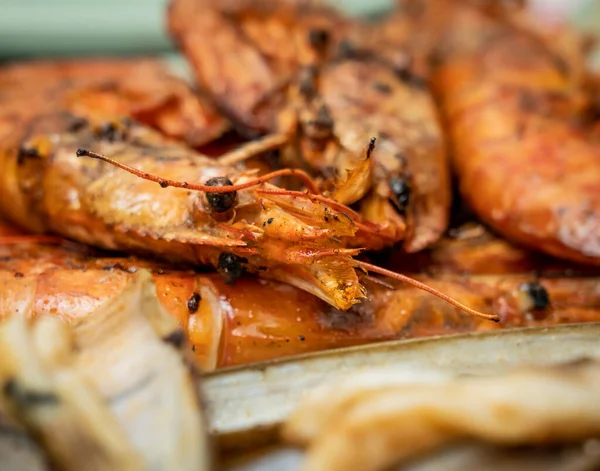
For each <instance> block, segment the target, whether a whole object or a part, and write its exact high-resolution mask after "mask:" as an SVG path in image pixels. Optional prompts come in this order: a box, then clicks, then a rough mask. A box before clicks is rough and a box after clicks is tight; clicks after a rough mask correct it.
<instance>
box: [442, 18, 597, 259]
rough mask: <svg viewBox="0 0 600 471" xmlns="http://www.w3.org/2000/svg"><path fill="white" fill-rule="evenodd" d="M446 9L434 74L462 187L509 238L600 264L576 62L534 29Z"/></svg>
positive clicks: (592, 146) (593, 179)
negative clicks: (450, 13) (446, 22)
mask: <svg viewBox="0 0 600 471" xmlns="http://www.w3.org/2000/svg"><path fill="white" fill-rule="evenodd" d="M452 11H453V12H454V13H453V16H452V17H451V18H450V19H451V21H450V22H449V26H448V30H447V32H446V34H445V35H444V37H443V39H442V43H443V45H444V48H443V49H440V50H439V51H438V52H437V54H436V61H437V62H438V66H437V68H436V70H435V71H434V82H435V85H436V87H435V88H436V90H437V92H438V93H439V96H440V99H441V102H442V107H443V111H444V114H445V118H446V121H447V123H448V128H449V132H450V136H451V141H452V142H451V143H452V148H453V153H454V155H453V157H454V164H455V167H456V171H457V173H458V176H459V185H460V189H461V191H462V194H463V195H464V197H465V199H466V200H467V202H468V203H469V205H470V206H471V207H472V208H473V209H474V210H475V212H476V213H477V215H478V216H479V217H480V218H481V219H482V220H483V221H484V222H486V223H488V224H489V225H490V226H492V227H493V228H495V229H496V230H497V231H498V232H499V233H500V234H502V235H504V236H506V237H507V238H509V239H511V240H513V241H515V242H519V243H522V244H524V245H525V246H527V247H530V248H532V249H535V250H540V251H544V252H546V253H548V254H551V255H555V256H557V257H561V258H564V259H567V260H571V261H575V262H582V263H591V264H596V265H598V264H600V185H599V184H598V182H600V146H598V143H597V136H594V134H593V132H592V131H593V125H590V123H588V122H586V120H585V118H584V113H583V110H584V109H585V108H586V104H585V95H584V93H583V90H582V84H581V83H580V71H579V70H577V67H573V66H570V62H569V61H567V60H563V59H562V57H561V55H560V54H558V53H557V51H556V50H554V49H553V48H551V47H549V46H548V44H547V42H546V41H545V40H544V39H543V38H541V37H540V36H538V35H536V34H533V32H532V31H528V30H527V29H523V28H519V27H517V26H515V25H514V24H511V23H509V22H502V21H498V20H497V19H495V18H492V17H489V16H486V15H484V14H482V13H480V12H478V11H476V10H473V9H468V8H454V9H452ZM573 63H574V64H576V63H577V61H573Z"/></svg>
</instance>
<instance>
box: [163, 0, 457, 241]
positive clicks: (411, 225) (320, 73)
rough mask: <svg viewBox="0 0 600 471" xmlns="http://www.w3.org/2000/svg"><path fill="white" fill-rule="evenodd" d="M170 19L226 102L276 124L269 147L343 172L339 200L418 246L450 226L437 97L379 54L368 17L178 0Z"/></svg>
mask: <svg viewBox="0 0 600 471" xmlns="http://www.w3.org/2000/svg"><path fill="white" fill-rule="evenodd" d="M169 21H170V28H171V31H172V33H173V35H174V37H175V39H176V40H177V42H178V44H179V45H180V47H181V48H182V50H183V52H184V53H185V54H186V56H187V57H188V58H189V60H190V62H191V64H192V66H193V68H194V70H195V72H196V77H197V79H198V81H199V83H200V85H201V86H202V87H203V88H204V89H206V90H207V91H208V92H209V93H211V95H212V96H213V97H214V98H215V102H216V104H217V106H218V107H219V109H220V110H222V111H223V112H224V114H225V115H227V116H228V117H229V118H230V119H231V120H232V121H233V122H234V123H238V125H240V126H242V127H245V128H247V129H249V130H251V131H253V132H255V133H259V134H262V133H267V136H266V137H263V138H262V140H261V142H262V144H263V147H262V149H261V150H266V149H272V148H279V149H281V161H282V163H284V165H286V166H293V167H296V168H302V169H305V170H308V171H312V172H315V173H316V174H317V175H321V176H324V177H325V178H327V179H328V180H330V181H331V180H335V185H333V186H332V187H326V188H325V190H327V191H328V195H329V196H330V197H331V198H332V199H334V200H336V201H338V202H341V203H344V204H354V203H356V205H357V206H358V212H359V213H360V214H361V215H363V216H364V217H365V218H366V219H367V220H369V221H371V222H374V223H376V224H378V225H380V226H381V227H382V228H384V230H385V231H386V232H387V234H389V239H390V241H391V242H392V243H393V242H397V241H400V240H404V246H405V248H406V250H408V251H409V252H415V251H418V250H421V249H422V248H424V247H426V246H428V245H429V244H431V243H433V242H435V241H436V240H437V239H438V238H439V237H440V235H441V234H442V233H443V232H444V230H445V229H446V226H447V223H448V212H449V206H450V182H449V172H448V164H447V158H446V153H445V147H444V141H443V135H442V132H441V126H440V124H439V119H438V116H437V112H436V109H435V106H434V103H433V100H432V99H431V96H430V94H429V92H428V90H427V86H426V83H425V82H424V81H423V80H421V79H419V78H418V77H416V76H415V75H414V74H412V73H411V72H410V70H409V69H408V67H407V63H406V61H403V60H402V58H400V59H399V60H398V59H395V57H394V56H395V55H398V53H397V52H393V53H392V52H391V53H390V54H386V55H385V57H381V56H379V55H378V54H377V46H378V42H376V41H375V42H373V41H369V40H367V39H366V38H370V37H371V36H370V34H368V28H367V27H366V26H365V25H362V24H360V23H358V22H357V21H354V20H352V21H351V20H349V19H347V18H344V17H342V16H341V15H340V14H339V13H338V12H336V11H334V10H331V9H328V8H326V7H324V6H322V5H318V4H316V2H311V1H303V0H295V1H279V2H264V1H262V0H247V1H242V2H232V1H228V0H219V1H217V2H207V1H203V0H174V1H173V2H172V4H171V7H170V10H169ZM363 31H365V33H364V34H363V33H362V32H363ZM206 37H211V41H206V40H205V39H204V38H206ZM371 136H376V137H377V139H378V149H377V152H376V153H374V154H373V158H372V159H365V158H364V152H363V147H364V143H365V142H366V141H367V140H368V139H369V138H370V137H371ZM246 155H250V154H246ZM240 157H242V156H241V155H240Z"/></svg>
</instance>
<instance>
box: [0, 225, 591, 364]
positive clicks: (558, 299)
mask: <svg viewBox="0 0 600 471" xmlns="http://www.w3.org/2000/svg"><path fill="white" fill-rule="evenodd" d="M3 234H11V236H16V235H17V234H16V231H15V230H14V229H13V228H5V227H3V225H2V223H1V221H0V319H1V318H2V317H3V316H8V315H25V316H54V317H58V318H60V319H61V320H63V321H64V322H71V321H72V320H73V319H76V318H80V317H84V316H87V315H90V314H91V313H93V312H94V310H95V309H97V308H98V307H99V306H100V305H102V304H103V303H104V302H106V301H108V300H110V299H111V298H113V297H114V296H117V295H118V294H119V293H120V292H121V290H122V289H123V287H124V286H125V285H126V284H127V283H128V282H129V281H130V280H131V278H132V277H133V276H135V275H134V274H135V273H136V272H137V271H138V270H141V269H145V270H149V271H151V273H152V278H153V282H154V285H155V289H156V295H157V297H158V299H159V301H160V302H161V304H162V305H163V307H164V308H165V310H166V311H167V312H168V313H169V314H170V315H171V316H173V317H174V318H175V319H176V320H177V321H178V323H179V325H180V326H181V328H182V335H185V336H186V337H187V338H188V340H189V345H190V346H191V349H192V353H193V356H194V357H195V359H196V362H197V364H198V366H199V367H200V368H201V369H202V370H204V371H208V370H213V369H215V368H219V367H226V366H232V365H240V364H247V363H253V362H258V361H264V360H268V359H273V358H281V357H285V356H290V355H297V354H300V353H307V352H314V351H320V350H327V349H332V348H340V347H345V346H351V345H360V344H366V343H372V342H378V341H384V340H392V339H403V338H418V337H427V336H433V335H446V334H454V333H461V332H474V331H484V330H490V329H500V328H502V327H511V326H543V325H556V324H559V323H572V322H594V321H598V320H599V318H600V310H599V309H598V306H599V305H600V304H599V303H600V299H599V293H598V290H597V289H596V288H597V284H598V280H597V278H591V277H590V278H571V279H569V278H541V279H539V280H535V279H534V277H533V276H531V275H527V274H520V275H515V274H512V275H511V274H509V273H503V274H502V275H501V276H470V275H469V274H468V273H467V274H466V276H456V275H444V276H440V275H438V276H436V277H433V278H432V277H426V276H420V277H419V278H420V279H421V280H422V281H427V283H428V284H430V285H432V286H435V287H437V288H439V289H441V290H443V291H444V292H447V293H451V294H452V295H453V296H456V297H457V298H459V299H461V300H463V301H468V302H469V304H470V305H472V306H475V307H478V308H480V309H484V310H486V311H490V312H495V313H497V314H499V315H501V316H502V317H503V319H504V321H505V322H504V325H501V324H494V323H490V322H487V321H485V320H482V319H478V318H475V317H472V316H467V315H464V314H463V313H462V312H461V311H460V310H458V309H457V308H455V307H453V306H451V305H449V304H447V303H446V302H444V301H442V300H440V299H437V298H434V297H430V296H427V295H425V294H424V293H423V292H421V291H420V290H418V289H415V288H414V287H410V286H405V285H402V284H397V283H394V282H392V287H393V288H394V289H388V288H386V287H385V286H383V285H381V284H378V283H375V282H373V281H372V280H367V281H366V283H365V284H366V286H367V287H368V293H369V295H368V299H367V300H365V301H364V302H363V303H361V304H358V305H355V306H354V307H352V308H351V309H350V310H349V311H346V312H343V311H339V310H337V309H335V308H332V307H331V306H330V305H328V304H327V303H325V302H324V301H322V300H319V299H318V298H316V297H314V296H311V295H310V294H308V293H307V292H305V291H302V290H299V289H297V288H294V287H292V286H289V285H286V284H283V283H279V282H276V281H270V280H261V279H258V278H254V277H242V278H240V279H239V280H238V281H237V282H236V284H235V286H231V285H229V284H227V283H226V282H225V281H224V280H223V278H222V277H221V276H219V275H216V274H198V273H196V272H194V271H193V270H190V269H187V268H186V267H175V266H172V265H168V264H162V263H158V262H154V261H148V260H142V259H139V258H135V257H114V256H110V255H107V254H105V253H104V254H103V253H97V252H96V251H94V250H92V249H90V248H87V247H82V246H78V245H75V244H68V245H66V246H60V245H58V244H54V245H47V244H43V243H38V242H37V239H36V236H30V235H23V234H20V241H19V242H18V243H16V239H14V238H13V239H10V241H11V243H10V244H4V243H2V242H3V241H6V240H7V239H5V238H4V237H3V236H2V235H3ZM475 270H477V268H475ZM536 281H537V283H538V285H536V284H535V282H536ZM540 285H541V286H543V289H545V290H546V292H547V294H548V296H549V300H550V306H539V303H540V302H541V301H543V298H540V296H539V295H538V296H537V297H531V295H530V294H528V293H527V292H526V291H525V290H524V289H523V287H524V286H538V291H539V286H540ZM536 302H537V304H538V306H537V307H538V308H540V307H541V309H533V308H535V307H536V306H535V304H536ZM165 341H177V338H175V337H174V338H168V339H165Z"/></svg>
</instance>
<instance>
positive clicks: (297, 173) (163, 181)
mask: <svg viewBox="0 0 600 471" xmlns="http://www.w3.org/2000/svg"><path fill="white" fill-rule="evenodd" d="M76 154H77V157H91V158H92V159H97V160H102V161H104V162H106V163H109V164H111V165H114V166H115V167H118V168H120V169H122V170H125V171H126V172H129V173H131V174H132V175H135V176H136V177H139V178H142V179H144V180H149V181H151V182H155V183H158V184H159V185H160V186H161V187H162V188H167V187H169V186H172V187H174V188H184V189H186V190H193V191H203V192H205V193H233V192H235V191H239V190H245V189H246V188H251V187H253V186H257V185H260V184H261V183H265V182H267V181H269V180H273V179H274V178H277V177H282V176H285V175H289V176H294V177H298V178H299V179H300V180H302V181H303V182H304V184H305V185H306V187H307V188H308V190H309V191H310V192H311V193H314V194H316V195H319V194H321V193H320V191H319V188H318V186H317V184H316V183H315V182H314V181H313V179H312V178H311V177H310V175H309V174H308V173H306V172H304V171H303V170H298V169H292V168H285V169H282V170H276V171H274V172H271V173H267V174H266V175H263V176H260V177H256V178H254V179H252V180H250V181H247V182H245V183H239V184H237V185H225V186H211V185H199V184H196V183H188V182H180V181H177V180H169V179H167V178H160V177H157V176H156V175H152V174H150V173H147V172H143V171H141V170H138V169H136V168H133V167H130V166H129V165H125V164H122V163H121V162H117V161H116V160H113V159H111V158H110V157H106V156H105V155H102V154H98V153H97V152H92V151H90V150H85V149H77V153H76Z"/></svg>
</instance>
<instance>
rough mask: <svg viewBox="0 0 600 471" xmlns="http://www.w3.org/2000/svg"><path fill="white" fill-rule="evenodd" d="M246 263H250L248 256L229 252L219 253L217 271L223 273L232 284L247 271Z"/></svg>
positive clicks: (227, 281)
mask: <svg viewBox="0 0 600 471" xmlns="http://www.w3.org/2000/svg"><path fill="white" fill-rule="evenodd" d="M246 263H248V259H247V258H244V257H239V256H237V255H235V254H232V253H229V252H222V253H221V255H219V263H218V265H217V271H218V272H219V273H220V274H221V275H223V277H224V278H225V282H226V283H228V284H231V283H233V282H234V281H235V280H237V279H238V278H240V277H241V276H242V275H243V274H244V272H245V271H246V267H245V266H244V264H246Z"/></svg>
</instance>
